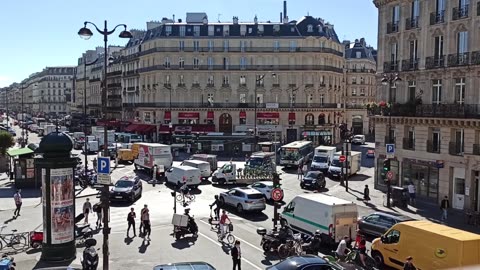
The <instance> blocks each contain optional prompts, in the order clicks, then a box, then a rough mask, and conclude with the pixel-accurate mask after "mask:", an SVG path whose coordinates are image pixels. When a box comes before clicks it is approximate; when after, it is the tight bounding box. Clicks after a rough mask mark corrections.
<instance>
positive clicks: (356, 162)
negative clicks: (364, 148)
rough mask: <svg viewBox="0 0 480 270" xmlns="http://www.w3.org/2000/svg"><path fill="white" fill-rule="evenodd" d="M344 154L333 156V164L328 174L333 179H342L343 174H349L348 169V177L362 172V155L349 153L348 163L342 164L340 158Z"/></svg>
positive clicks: (347, 156) (347, 155) (353, 152)
mask: <svg viewBox="0 0 480 270" xmlns="http://www.w3.org/2000/svg"><path fill="white" fill-rule="evenodd" d="M341 155H342V152H337V153H335V155H334V156H333V160H332V163H331V164H330V167H328V174H329V175H330V176H331V177H341V176H342V175H343V174H346V173H347V168H348V177H350V176H352V175H354V174H356V173H357V172H359V171H360V167H361V165H362V153H361V152H356V151H348V154H345V157H346V158H347V162H340V156H341ZM342 164H343V174H342Z"/></svg>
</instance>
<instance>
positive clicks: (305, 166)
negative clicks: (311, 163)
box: [302, 163, 308, 176]
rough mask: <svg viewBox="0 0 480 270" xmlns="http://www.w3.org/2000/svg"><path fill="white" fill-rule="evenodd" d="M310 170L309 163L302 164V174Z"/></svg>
mask: <svg viewBox="0 0 480 270" xmlns="http://www.w3.org/2000/svg"><path fill="white" fill-rule="evenodd" d="M307 172H308V165H307V163H304V164H303V166H302V176H303V175H304V174H305V173H307Z"/></svg>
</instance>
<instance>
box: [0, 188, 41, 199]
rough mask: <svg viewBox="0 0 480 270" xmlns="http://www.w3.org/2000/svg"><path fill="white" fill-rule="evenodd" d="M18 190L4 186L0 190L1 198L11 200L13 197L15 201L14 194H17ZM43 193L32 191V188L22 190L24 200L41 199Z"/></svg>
mask: <svg viewBox="0 0 480 270" xmlns="http://www.w3.org/2000/svg"><path fill="white" fill-rule="evenodd" d="M16 190H17V189H16V188H15V187H14V186H13V185H12V186H8V187H6V186H4V187H2V188H0V198H9V197H11V198H12V200H13V194H15V192H16ZM40 195H41V192H40V189H31V188H28V189H27V188H22V198H23V199H27V198H40Z"/></svg>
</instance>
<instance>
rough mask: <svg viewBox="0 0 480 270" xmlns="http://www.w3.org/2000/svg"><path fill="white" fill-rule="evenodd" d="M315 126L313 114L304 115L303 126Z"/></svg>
mask: <svg viewBox="0 0 480 270" xmlns="http://www.w3.org/2000/svg"><path fill="white" fill-rule="evenodd" d="M314 124H315V117H314V116H313V114H311V113H309V114H307V115H305V125H306V126H313V125H314Z"/></svg>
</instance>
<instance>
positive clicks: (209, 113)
mask: <svg viewBox="0 0 480 270" xmlns="http://www.w3.org/2000/svg"><path fill="white" fill-rule="evenodd" d="M214 118H215V114H214V112H213V111H208V112H207V120H213V119H214Z"/></svg>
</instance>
